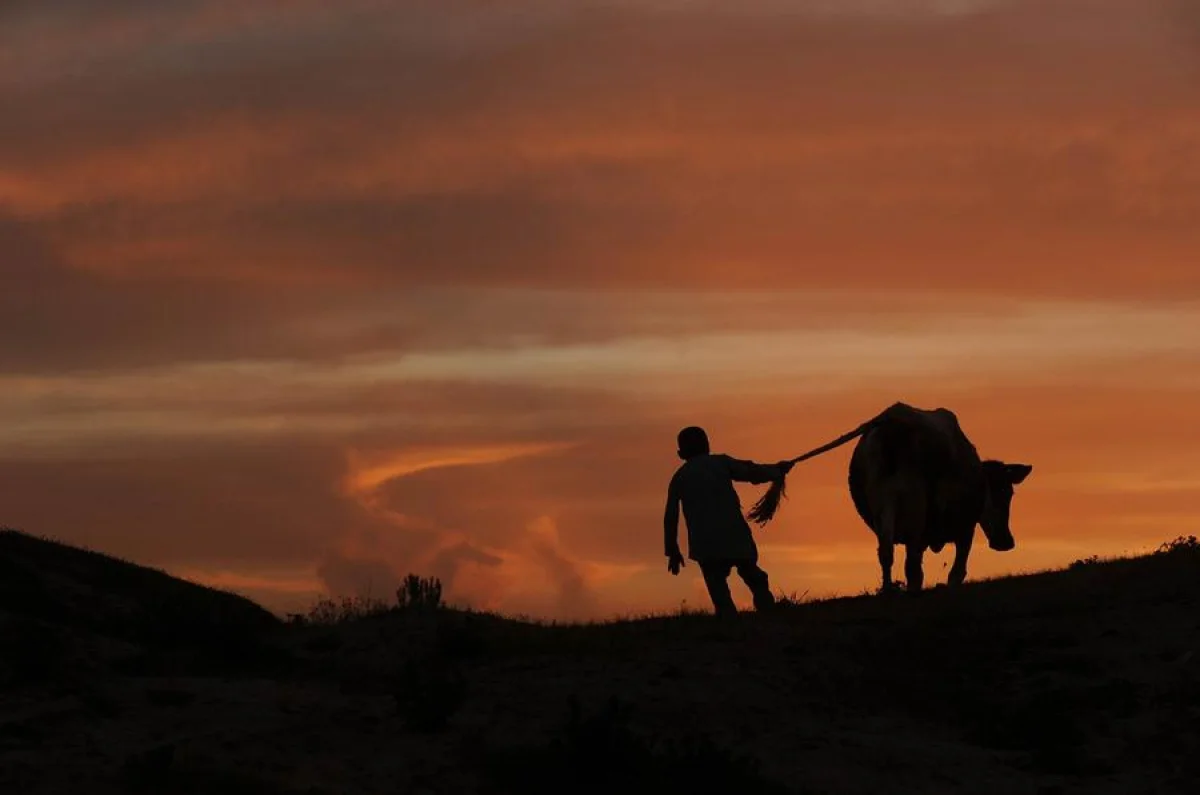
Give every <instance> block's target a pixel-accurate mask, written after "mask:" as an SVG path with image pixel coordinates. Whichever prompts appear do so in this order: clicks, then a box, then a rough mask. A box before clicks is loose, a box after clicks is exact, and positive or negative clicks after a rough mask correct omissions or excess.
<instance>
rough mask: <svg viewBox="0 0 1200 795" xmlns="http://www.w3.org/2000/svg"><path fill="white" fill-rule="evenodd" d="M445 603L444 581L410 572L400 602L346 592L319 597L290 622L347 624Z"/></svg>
mask: <svg viewBox="0 0 1200 795" xmlns="http://www.w3.org/2000/svg"><path fill="white" fill-rule="evenodd" d="M441 607H442V582H441V580H439V579H438V578H436V577H420V576H418V575H416V574H409V575H408V576H407V577H406V578H405V579H404V582H403V583H402V584H401V586H400V587H399V588H397V589H396V603H395V604H394V605H389V604H388V603H387V602H385V601H384V600H382V599H376V598H374V597H371V596H365V595H359V596H343V597H342V598H341V599H332V598H329V597H325V598H323V599H319V600H318V601H317V603H316V604H314V605H313V606H312V607H311V608H310V609H309V611H308V613H307V614H304V615H298V614H292V615H291V616H290V617H289V623H290V624H293V625H295V624H301V625H302V624H320V625H325V626H331V625H337V624H344V623H346V622H347V621H358V620H360V619H364V618H371V617H374V616H381V615H385V614H387V613H390V612H393V611H407V610H411V611H429V610H437V609H439V608H441Z"/></svg>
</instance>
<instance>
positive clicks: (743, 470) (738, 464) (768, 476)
mask: <svg viewBox="0 0 1200 795" xmlns="http://www.w3.org/2000/svg"><path fill="white" fill-rule="evenodd" d="M725 458H726V461H728V463H729V476H730V477H731V478H733V479H734V480H737V481H740V482H742V483H755V484H757V483H770V482H772V481H776V480H781V479H782V478H783V476H784V475H785V474H787V472H786V470H785V469H784V468H783V467H782V466H780V465H779V464H758V463H755V462H754V461H743V460H741V459H739V458H733V457H732V456H726V457H725ZM788 469H791V467H788Z"/></svg>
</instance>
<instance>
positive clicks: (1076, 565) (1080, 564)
mask: <svg viewBox="0 0 1200 795" xmlns="http://www.w3.org/2000/svg"><path fill="white" fill-rule="evenodd" d="M1099 564H1100V556H1099V555H1089V556H1088V557H1086V558H1080V559H1079V560H1076V561H1072V563H1071V565H1070V566H1069V567H1068V568H1070V569H1071V570H1072V571H1076V570H1078V569H1083V568H1087V567H1088V566H1097V565H1099Z"/></svg>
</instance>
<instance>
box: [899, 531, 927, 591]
mask: <svg viewBox="0 0 1200 795" xmlns="http://www.w3.org/2000/svg"><path fill="white" fill-rule="evenodd" d="M924 555H925V545H924V544H923V543H921V542H920V541H915V542H914V541H910V542H908V543H907V544H906V545H905V547H904V579H905V580H906V581H907V582H908V592H909V593H912V594H915V593H920V592H921V587H922V586H923V585H924V580H925V571H924V569H923V566H922V563H923V561H922V558H923V557H924Z"/></svg>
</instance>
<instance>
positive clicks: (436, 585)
mask: <svg viewBox="0 0 1200 795" xmlns="http://www.w3.org/2000/svg"><path fill="white" fill-rule="evenodd" d="M396 606H397V607H399V608H400V609H401V610H436V609H437V608H439V607H441V606H442V581H441V580H439V579H438V578H437V577H418V576H417V575H416V574H410V575H408V576H407V577H405V578H404V584H403V585H401V586H400V587H399V588H397V589H396Z"/></svg>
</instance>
